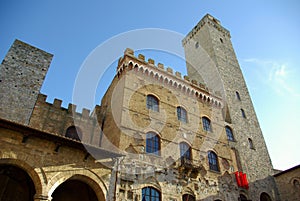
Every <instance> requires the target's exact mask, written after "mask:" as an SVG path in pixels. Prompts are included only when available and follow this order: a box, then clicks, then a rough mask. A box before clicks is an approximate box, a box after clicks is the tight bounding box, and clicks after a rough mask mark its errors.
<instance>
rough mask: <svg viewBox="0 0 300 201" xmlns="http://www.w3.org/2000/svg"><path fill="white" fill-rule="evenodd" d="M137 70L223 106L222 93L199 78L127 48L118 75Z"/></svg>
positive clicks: (120, 62)
mask: <svg viewBox="0 0 300 201" xmlns="http://www.w3.org/2000/svg"><path fill="white" fill-rule="evenodd" d="M128 70H129V71H130V70H135V71H138V72H142V73H144V74H145V75H147V76H150V77H153V78H154V79H156V80H158V81H160V82H162V83H164V84H169V85H170V86H173V87H175V88H178V89H179V90H182V91H183V92H184V93H187V94H189V95H192V96H193V95H194V96H195V97H196V98H200V99H201V100H203V101H204V102H208V103H211V104H212V105H216V106H218V107H221V106H222V105H223V104H222V101H221V97H220V96H221V95H220V93H218V92H214V91H212V90H211V89H209V88H208V87H207V86H206V84H205V83H200V82H198V81H197V80H192V79H190V77H189V76H187V75H184V76H182V74H181V73H180V72H178V71H175V72H174V70H173V69H172V68H171V67H165V66H164V64H162V63H157V65H155V60H154V59H152V58H149V59H148V60H147V61H146V59H145V56H144V55H143V54H138V56H137V57H136V56H135V55H134V50H132V49H130V48H126V50H125V51H124V56H123V57H121V58H120V59H119V61H118V67H117V75H118V77H120V76H122V74H123V73H124V72H125V71H128Z"/></svg>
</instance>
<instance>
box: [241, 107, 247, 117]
mask: <svg viewBox="0 0 300 201" xmlns="http://www.w3.org/2000/svg"><path fill="white" fill-rule="evenodd" d="M241 113H242V117H243V118H245V119H246V113H245V111H244V110H243V109H241Z"/></svg>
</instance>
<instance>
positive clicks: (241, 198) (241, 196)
mask: <svg viewBox="0 0 300 201" xmlns="http://www.w3.org/2000/svg"><path fill="white" fill-rule="evenodd" d="M239 200H240V201H247V200H248V199H247V197H246V196H245V195H243V194H240V198H239Z"/></svg>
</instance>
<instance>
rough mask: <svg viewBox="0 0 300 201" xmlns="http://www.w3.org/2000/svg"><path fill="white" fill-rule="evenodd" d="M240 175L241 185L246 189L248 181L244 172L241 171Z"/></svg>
mask: <svg viewBox="0 0 300 201" xmlns="http://www.w3.org/2000/svg"><path fill="white" fill-rule="evenodd" d="M242 177H243V187H244V188H246V189H248V188H249V183H248V180H247V175H246V173H243V174H242Z"/></svg>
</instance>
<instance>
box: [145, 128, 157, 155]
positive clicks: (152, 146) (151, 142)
mask: <svg viewBox="0 0 300 201" xmlns="http://www.w3.org/2000/svg"><path fill="white" fill-rule="evenodd" d="M146 153H151V154H155V155H158V156H159V155H160V137H159V136H158V135H157V134H156V133H153V132H149V133H147V135H146Z"/></svg>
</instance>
